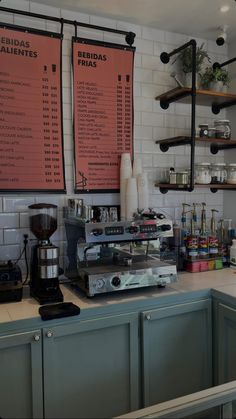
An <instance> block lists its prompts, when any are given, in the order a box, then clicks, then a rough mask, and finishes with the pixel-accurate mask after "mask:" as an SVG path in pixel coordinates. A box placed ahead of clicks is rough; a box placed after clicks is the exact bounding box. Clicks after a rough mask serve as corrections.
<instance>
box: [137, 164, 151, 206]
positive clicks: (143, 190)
mask: <svg viewBox="0 0 236 419" xmlns="http://www.w3.org/2000/svg"><path fill="white" fill-rule="evenodd" d="M137 183H138V209H139V210H140V211H141V210H147V209H148V207H149V192H148V177H147V173H146V172H144V173H142V174H141V175H139V176H138V182H137Z"/></svg>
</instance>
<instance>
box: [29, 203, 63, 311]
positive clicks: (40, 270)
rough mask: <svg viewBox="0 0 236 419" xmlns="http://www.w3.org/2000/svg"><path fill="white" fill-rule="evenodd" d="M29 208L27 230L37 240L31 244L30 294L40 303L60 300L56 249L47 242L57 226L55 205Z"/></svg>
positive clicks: (41, 204)
mask: <svg viewBox="0 0 236 419" xmlns="http://www.w3.org/2000/svg"><path fill="white" fill-rule="evenodd" d="M29 210H30V229H31V231H32V233H33V234H34V235H35V236H36V238H37V239H38V243H37V244H36V245H34V246H33V247H32V250H31V263H30V295H31V296H32V297H34V298H35V299H36V300H37V301H38V302H39V303H40V304H48V303H56V302H61V301H63V295H62V292H61V290H60V287H59V279H58V276H59V249H58V247H57V246H54V245H53V244H52V243H51V242H50V237H51V236H52V234H53V233H54V232H55V231H56V229H57V206H56V205H53V204H45V203H40V204H33V205H30V206H29Z"/></svg>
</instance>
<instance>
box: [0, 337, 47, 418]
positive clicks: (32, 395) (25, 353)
mask: <svg viewBox="0 0 236 419" xmlns="http://www.w3.org/2000/svg"><path fill="white" fill-rule="evenodd" d="M41 345H42V344H41V332H40V330H33V331H30V332H24V333H16V334H11V335H5V336H0V417H1V418H4V419H7V418H24V419H27V418H37V419H38V418H42V417H43V394H42V389H43V387H42V346H41Z"/></svg>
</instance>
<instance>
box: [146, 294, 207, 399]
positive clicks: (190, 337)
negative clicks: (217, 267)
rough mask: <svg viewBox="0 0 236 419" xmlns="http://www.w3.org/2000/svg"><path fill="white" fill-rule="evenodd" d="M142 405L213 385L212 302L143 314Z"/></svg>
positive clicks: (180, 305) (177, 306) (192, 303)
mask: <svg viewBox="0 0 236 419" xmlns="http://www.w3.org/2000/svg"><path fill="white" fill-rule="evenodd" d="M142 335H143V336H142V382H143V404H144V406H149V405H152V404H155V403H159V402H162V401H166V400H169V399H173V398H175V397H179V396H183V395H186V394H190V393H193V392H196V391H199V390H203V389H205V388H207V387H210V386H211V385H212V346H211V300H210V299H207V300H202V301H197V302H190V303H186V304H179V305H175V306H171V307H164V308H158V309H156V310H148V311H145V312H143V313H142Z"/></svg>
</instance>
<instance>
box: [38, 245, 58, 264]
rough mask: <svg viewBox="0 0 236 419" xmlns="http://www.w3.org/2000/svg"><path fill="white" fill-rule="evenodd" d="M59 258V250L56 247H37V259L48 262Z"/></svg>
mask: <svg viewBox="0 0 236 419" xmlns="http://www.w3.org/2000/svg"><path fill="white" fill-rule="evenodd" d="M58 256H59V249H58V247H56V246H53V245H51V246H39V247H38V259H39V261H40V260H49V259H57V258H58Z"/></svg>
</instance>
